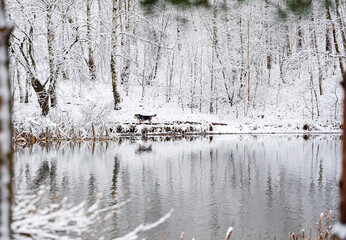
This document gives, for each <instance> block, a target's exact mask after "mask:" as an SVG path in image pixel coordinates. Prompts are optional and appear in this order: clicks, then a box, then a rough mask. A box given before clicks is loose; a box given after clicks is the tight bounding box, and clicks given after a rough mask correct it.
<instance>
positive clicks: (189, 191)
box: [14, 135, 341, 240]
mask: <svg viewBox="0 0 346 240" xmlns="http://www.w3.org/2000/svg"><path fill="white" fill-rule="evenodd" d="M14 169H15V171H14V175H15V176H14V188H15V190H18V189H21V190H25V189H35V188H37V187H38V186H40V185H42V184H48V186H49V188H50V194H51V195H52V196H54V197H52V196H50V197H49V199H61V198H62V197H63V196H67V197H68V198H69V201H71V202H72V203H75V204H78V203H80V202H81V201H86V202H88V203H92V202H93V201H94V196H95V194H97V193H99V192H103V198H102V204H105V205H109V204H114V203H117V202H120V201H123V200H126V199H128V198H129V197H132V196H134V199H133V201H131V202H130V203H129V204H127V205H125V206H124V207H122V208H121V211H120V212H119V213H117V214H116V215H114V217H113V218H112V219H110V220H109V221H108V222H106V223H104V226H103V228H102V230H104V231H105V232H106V233H105V234H106V239H110V238H114V237H119V236H123V235H124V234H126V233H128V232H129V231H131V230H132V229H134V228H135V227H136V226H138V225H139V224H140V223H149V222H154V221H156V220H158V219H159V218H160V217H162V216H163V215H165V214H166V213H167V212H168V211H169V210H170V209H172V208H173V209H174V213H173V214H172V216H171V217H170V218H169V219H168V220H167V221H166V222H164V223H163V224H161V225H160V226H158V227H157V228H155V229H153V230H150V231H148V232H145V233H143V234H142V235H140V239H142V238H146V239H179V236H180V234H181V232H182V231H184V232H185V235H184V239H192V238H193V237H194V238H195V239H196V240H203V239H224V238H225V234H226V231H227V229H228V228H229V227H230V226H232V227H233V228H234V231H233V234H232V237H231V239H274V237H277V238H278V239H279V238H284V239H287V235H288V233H289V232H298V231H301V229H303V228H304V229H305V230H306V231H307V232H308V231H309V229H314V228H315V225H316V222H317V221H318V219H319V215H320V213H321V212H324V213H325V215H326V213H327V212H328V211H329V210H333V213H334V215H333V216H334V217H333V218H334V219H336V218H337V216H336V215H337V209H338V203H339V188H338V182H339V176H340V173H341V139H340V135H320V136H311V137H309V138H307V137H303V136H295V135H290V136H287V135H285V136H284V135H283V136H280V135H231V136H214V137H211V136H210V137H209V136H208V137H195V138H193V137H191V138H180V139H178V138H152V139H140V138H138V139H123V140H122V141H120V142H116V143H115V142H103V143H100V142H98V143H95V144H93V143H92V142H85V143H81V144H72V143H68V142H65V143H59V144H58V143H56V144H52V145H50V146H40V145H34V146H33V147H26V148H25V147H17V149H16V153H15V155H14ZM95 231H99V230H96V229H95Z"/></svg>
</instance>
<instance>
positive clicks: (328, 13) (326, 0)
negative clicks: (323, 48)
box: [325, 0, 345, 75]
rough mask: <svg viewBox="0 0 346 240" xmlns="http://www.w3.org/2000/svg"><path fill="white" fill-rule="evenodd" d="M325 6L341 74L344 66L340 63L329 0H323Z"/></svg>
mask: <svg viewBox="0 0 346 240" xmlns="http://www.w3.org/2000/svg"><path fill="white" fill-rule="evenodd" d="M325 6H326V10H327V20H328V22H330V24H331V26H332V33H333V34H332V35H333V41H334V48H335V52H336V54H337V55H338V59H339V67H340V71H341V75H344V72H345V70H344V67H343V65H342V58H341V57H340V50H339V44H338V40H337V39H336V30H335V24H334V22H333V21H332V16H331V14H330V9H329V6H330V2H329V0H325Z"/></svg>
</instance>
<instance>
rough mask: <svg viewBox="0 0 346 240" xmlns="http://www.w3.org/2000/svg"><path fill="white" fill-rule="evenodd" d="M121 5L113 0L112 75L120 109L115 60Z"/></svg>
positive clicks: (114, 94)
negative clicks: (118, 14)
mask: <svg viewBox="0 0 346 240" xmlns="http://www.w3.org/2000/svg"><path fill="white" fill-rule="evenodd" d="M118 7H119V3H118V0H113V16H112V42H111V46H112V53H111V75H112V90H113V99H114V109H115V110H118V109H119V106H118V105H119V103H120V95H119V93H118V89H117V72H116V69H115V67H116V62H115V51H116V48H117V35H116V34H117V33H116V30H117V27H118V24H117V10H118Z"/></svg>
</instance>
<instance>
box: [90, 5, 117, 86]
mask: <svg viewBox="0 0 346 240" xmlns="http://www.w3.org/2000/svg"><path fill="white" fill-rule="evenodd" d="M90 5H91V1H90V0H87V39H88V56H89V59H88V67H89V75H90V80H92V81H94V80H96V67H95V62H94V51H93V49H92V44H91V42H92V36H91V12H90V11H91V9H90ZM113 11H114V10H113Z"/></svg>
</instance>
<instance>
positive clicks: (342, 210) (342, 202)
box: [339, 73, 346, 224]
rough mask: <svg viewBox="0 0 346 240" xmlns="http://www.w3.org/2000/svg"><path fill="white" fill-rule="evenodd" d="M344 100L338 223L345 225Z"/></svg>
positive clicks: (345, 87) (345, 158) (345, 100)
mask: <svg viewBox="0 0 346 240" xmlns="http://www.w3.org/2000/svg"><path fill="white" fill-rule="evenodd" d="M345 84H346V73H344V76H343V86H344V91H345V95H344V96H346V86H345ZM345 114H346V98H345V97H344V122H343V124H344V127H343V129H344V130H343V131H344V138H343V140H342V173H341V180H340V219H339V221H340V223H342V224H346V139H345V126H346V117H345Z"/></svg>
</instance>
